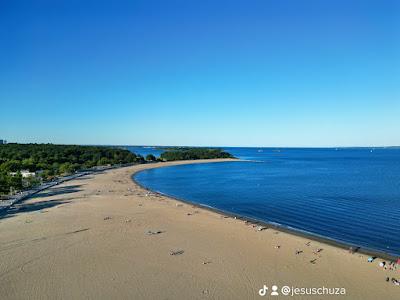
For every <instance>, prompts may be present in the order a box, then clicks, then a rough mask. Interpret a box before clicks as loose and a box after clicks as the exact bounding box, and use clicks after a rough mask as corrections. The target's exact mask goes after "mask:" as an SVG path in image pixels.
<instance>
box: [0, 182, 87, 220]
mask: <svg viewBox="0 0 400 300" xmlns="http://www.w3.org/2000/svg"><path fill="white" fill-rule="evenodd" d="M81 186H82V185H80V184H76V185H69V186H63V187H52V188H50V189H47V190H44V191H41V192H39V193H37V194H35V195H34V196H32V197H30V198H28V199H25V200H23V201H21V202H19V203H17V204H14V205H13V206H11V207H9V208H8V209H5V210H4V211H1V212H0V220H1V219H6V218H11V217H13V216H15V215H17V214H21V213H27V212H34V211H42V212H44V211H43V210H44V209H46V208H51V207H55V206H59V205H61V204H65V203H69V202H71V201H69V200H71V199H72V198H66V199H54V200H47V201H46V200H43V201H38V202H34V203H27V202H29V200H32V199H36V198H45V197H51V196H59V195H65V194H71V193H75V192H79V191H81V189H80V187H81Z"/></svg>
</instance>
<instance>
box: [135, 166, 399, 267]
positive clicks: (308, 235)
mask: <svg viewBox="0 0 400 300" xmlns="http://www.w3.org/2000/svg"><path fill="white" fill-rule="evenodd" d="M219 162H248V161H247V160H239V159H233V160H232V159H222V160H197V161H196V160H195V161H179V164H173V165H165V166H163V165H158V166H154V167H152V168H146V169H141V170H136V171H135V172H133V173H132V175H131V179H132V181H133V182H134V183H135V184H136V185H138V186H139V187H140V188H142V189H144V190H146V191H149V192H152V193H154V194H157V195H160V196H163V197H167V198H170V199H173V200H175V201H179V202H182V203H185V204H189V205H193V206H195V207H197V208H199V209H204V210H208V211H211V212H214V213H217V214H219V215H222V216H225V217H229V218H234V219H237V220H241V221H245V222H249V223H251V224H254V225H259V226H263V227H267V228H273V229H275V230H278V231H281V232H285V233H289V234H292V235H295V236H300V237H303V238H307V239H311V240H313V241H317V242H320V243H324V244H327V245H331V246H334V247H337V248H340V249H345V250H349V249H350V247H352V248H356V249H357V251H356V253H360V254H365V255H370V256H373V257H379V258H382V259H385V260H390V261H397V259H399V256H398V255H395V254H392V253H387V252H384V251H380V250H376V249H373V248H368V247H364V246H360V245H357V244H352V243H349V242H345V241H341V240H337V239H333V238H329V237H326V236H322V235H318V234H315V233H312V232H308V231H304V230H301V229H296V228H293V227H289V226H285V225H282V224H277V223H275V222H268V221H264V220H259V219H257V218H251V217H247V216H242V215H240V214H235V213H232V212H229V211H225V210H222V209H218V208H215V207H212V206H208V205H204V204H200V203H196V202H191V201H189V200H185V199H182V198H179V197H175V196H172V195H168V194H164V193H162V192H159V191H154V190H152V189H150V188H148V187H146V186H144V185H142V184H141V183H140V182H138V181H137V180H136V179H135V175H137V174H138V173H141V172H144V171H147V170H150V169H156V168H162V167H172V166H177V165H190V164H198V163H201V164H203V163H204V164H207V163H219ZM250 162H251V161H250Z"/></svg>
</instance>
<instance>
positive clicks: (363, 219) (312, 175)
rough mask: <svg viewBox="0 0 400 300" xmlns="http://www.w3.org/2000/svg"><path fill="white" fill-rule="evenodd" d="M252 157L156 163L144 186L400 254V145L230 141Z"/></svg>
mask: <svg viewBox="0 0 400 300" xmlns="http://www.w3.org/2000/svg"><path fill="white" fill-rule="evenodd" d="M225 150H227V151H229V152H230V153H232V154H233V155H235V156H236V157H238V158H241V159H246V160H252V161H247V162H246V161H241V162H224V163H209V164H192V165H180V166H172V167H164V168H157V169H150V170H145V171H143V172H140V173H138V174H136V175H135V180H137V181H138V182H139V183H140V184H142V185H143V186H145V187H147V188H149V189H152V190H154V191H158V192H161V193H164V194H166V195H170V196H173V197H176V198H180V199H183V200H186V201H189V202H193V203H196V204H202V205H206V206H211V207H213V208H217V209H220V210H223V211H227V212H231V213H234V214H238V215H242V216H246V217H250V218H254V219H258V220H262V221H266V222H273V223H278V224H280V225H282V226H286V227H290V228H294V229H297V230H301V231H306V232H309V233H311V234H315V235H318V236H323V237H327V238H330V239H334V240H337V241H342V242H346V243H349V244H352V245H357V246H361V247H366V248H370V249H374V250H379V251H384V252H386V253H389V254H394V255H400V149H399V148H375V149H371V148H339V149H294V148H290V149H272V148H225Z"/></svg>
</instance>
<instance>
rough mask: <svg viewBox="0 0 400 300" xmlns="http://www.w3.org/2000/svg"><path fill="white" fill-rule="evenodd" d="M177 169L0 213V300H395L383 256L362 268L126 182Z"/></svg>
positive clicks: (125, 175) (307, 243)
mask: <svg viewBox="0 0 400 300" xmlns="http://www.w3.org/2000/svg"><path fill="white" fill-rule="evenodd" d="M219 161H226V160H214V162H216V163H217V162H219ZM207 162H210V161H207ZM184 163H188V162H171V163H156V164H145V165H136V166H132V167H125V168H120V169H114V170H109V171H105V172H103V173H101V174H96V175H88V176H84V177H82V178H79V179H76V180H72V181H68V182H65V183H63V184H60V185H58V186H55V187H53V188H51V189H48V190H45V191H43V192H41V193H40V194H38V195H37V196H36V197H34V198H31V199H29V200H26V201H25V202H23V203H20V204H18V205H16V206H15V208H14V209H11V210H10V211H9V212H8V213H7V214H5V215H2V216H0V298H1V299H263V298H268V297H271V296H270V295H269V294H270V292H271V288H272V286H273V285H276V286H278V292H279V297H285V296H283V295H282V293H281V288H282V287H283V286H289V287H291V286H294V287H306V288H311V287H317V288H318V287H326V288H344V289H345V292H346V295H314V296H310V295H303V296H299V295H298V296H294V297H292V298H295V299H340V298H342V299H399V298H400V287H399V286H395V285H394V284H392V283H391V282H386V278H387V277H389V278H390V279H391V278H392V277H394V278H397V279H400V269H399V268H398V269H397V270H384V269H383V268H380V267H379V266H378V264H379V262H381V261H382V260H380V259H376V260H375V261H374V262H372V263H368V262H367V256H365V255H362V254H358V253H355V254H350V253H348V251H346V250H344V249H340V248H337V247H334V246H331V245H327V244H324V243H322V242H318V241H313V240H310V239H307V238H304V237H300V236H295V235H292V234H289V233H285V232H281V231H278V230H275V229H271V228H269V229H266V230H262V231H258V230H257V228H256V227H253V226H252V225H251V224H246V223H245V222H244V221H243V220H236V219H234V218H227V217H224V216H222V215H220V214H218V213H216V212H212V211H209V210H205V209H201V208H198V207H195V206H193V205H190V204H187V203H182V202H179V201H177V200H174V199H171V198H168V197H165V196H160V195H158V194H154V193H151V192H149V191H146V190H145V189H143V188H141V187H140V186H138V185H137V184H135V183H134V182H133V181H132V180H131V175H132V174H133V173H135V172H137V171H140V170H143V169H146V168H154V167H160V166H169V165H175V164H184ZM190 163H204V161H191V162H190ZM263 285H266V286H267V287H269V291H268V292H267V295H266V296H265V297H261V296H259V294H258V292H259V290H260V289H261V288H262V287H263ZM279 297H277V298H279ZM287 297H289V296H287ZM289 298H290V297H289Z"/></svg>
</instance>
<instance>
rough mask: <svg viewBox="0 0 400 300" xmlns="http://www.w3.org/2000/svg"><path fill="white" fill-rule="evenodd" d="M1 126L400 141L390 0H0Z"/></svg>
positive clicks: (153, 136) (171, 137)
mask: <svg viewBox="0 0 400 300" xmlns="http://www.w3.org/2000/svg"><path fill="white" fill-rule="evenodd" d="M0 104H1V106H0V139H1V138H5V139H7V140H9V141H17V142H52V143H77V144H125V145H126V144H132V145H135V144H138V145H140V144H151V145H212V146H369V145H400V1H381V0H377V1H367V0H363V1H351V0H345V1H340V0H335V1H328V0H320V1H309V0H304V1H298V0H293V1H285V0H260V1H251V0H247V1H233V0H231V1H218V0H213V1H205V0H202V1H188V0H182V1H171V0H164V1H149V0H144V1H116V0H114V1H99V0H98V1H74V0H68V1H40V0H39V1H37V0H36V1H16V0H9V1H6V0H2V1H1V2H0Z"/></svg>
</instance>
